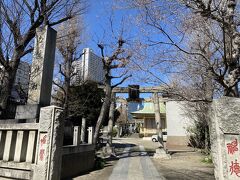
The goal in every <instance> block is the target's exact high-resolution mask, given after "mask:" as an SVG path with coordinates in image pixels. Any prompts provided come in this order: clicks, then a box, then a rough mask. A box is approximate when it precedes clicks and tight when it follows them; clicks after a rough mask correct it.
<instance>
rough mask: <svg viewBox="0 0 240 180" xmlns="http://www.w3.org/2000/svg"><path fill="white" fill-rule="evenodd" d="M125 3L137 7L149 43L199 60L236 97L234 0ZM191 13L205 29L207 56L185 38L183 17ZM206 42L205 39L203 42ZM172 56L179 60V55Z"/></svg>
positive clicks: (137, 0)
mask: <svg viewBox="0 0 240 180" xmlns="http://www.w3.org/2000/svg"><path fill="white" fill-rule="evenodd" d="M125 2H127V3H128V4H130V5H131V7H134V8H137V9H138V10H139V12H140V15H139V16H138V19H140V21H141V22H144V23H145V25H146V26H145V27H143V29H144V30H145V31H147V32H148V33H146V35H147V40H148V45H150V46H151V47H152V46H155V47H158V50H159V49H160V48H163V49H164V50H165V51H166V49H167V51H168V52H170V53H172V54H175V55H179V54H185V55H187V56H191V57H192V58H191V59H194V58H195V59H202V60H201V61H202V62H203V64H202V65H204V66H206V69H207V70H208V71H209V72H210V73H211V76H212V77H213V79H214V81H215V82H217V83H218V84H219V86H221V88H222V89H223V90H224V95H226V96H235V97H238V96H239V93H238V82H239V77H240V74H239V71H240V68H239V46H240V35H239V10H240V9H239V6H237V1H236V0H191V1H190V0H179V1H171V0H166V1H164V3H163V1H160V0H157V1H151V0H134V1H128V0H126V1H125ZM166 9H167V10H166ZM193 15H195V16H198V20H200V21H195V22H194V23H195V24H201V25H203V26H204V29H203V28H202V30H203V32H202V33H203V34H204V38H206V37H207V38H208V39H210V44H209V47H210V50H211V55H210V56H209V54H207V52H204V48H203V46H202V45H201V46H200V47H196V46H195V47H192V46H191V44H189V41H188V40H189V34H188V33H186V31H182V29H181V26H182V25H183V24H184V23H185V21H186V19H187V18H189V17H190V18H192V17H193ZM146 27H147V28H146ZM192 30H193V31H198V30H197V29H192ZM151 32H152V33H151ZM156 33H158V36H156ZM152 34H153V35H152ZM151 35H152V36H151ZM207 43H208V41H206V42H205V45H207ZM156 55H157V54H156ZM180 56H182V55H180ZM175 58H176V59H175V60H179V59H178V56H175ZM159 61H161V58H159ZM162 62H163V61H162ZM161 65H162V64H161ZM173 69H174V68H173ZM174 70H176V69H174Z"/></svg>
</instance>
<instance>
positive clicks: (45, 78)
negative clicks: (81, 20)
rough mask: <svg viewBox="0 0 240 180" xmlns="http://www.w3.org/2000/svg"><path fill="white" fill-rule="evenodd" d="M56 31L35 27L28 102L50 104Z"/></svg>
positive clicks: (46, 27)
mask: <svg viewBox="0 0 240 180" xmlns="http://www.w3.org/2000/svg"><path fill="white" fill-rule="evenodd" d="M56 36H57V33H56V31H55V30H53V29H52V28H49V27H48V26H45V27H44V28H43V29H37V32H36V38H35V46H34V52H33V62H32V68H31V76H30V84H29V91H28V104H40V105H41V106H48V105H50V100H51V90H52V79H53V68H54V59H55V49H56Z"/></svg>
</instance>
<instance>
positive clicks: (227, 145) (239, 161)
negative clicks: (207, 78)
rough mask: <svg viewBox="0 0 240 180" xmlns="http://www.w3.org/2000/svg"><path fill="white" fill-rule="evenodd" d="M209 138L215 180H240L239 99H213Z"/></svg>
mask: <svg viewBox="0 0 240 180" xmlns="http://www.w3.org/2000/svg"><path fill="white" fill-rule="evenodd" d="M210 116H211V122H210V138H211V151H212V156H213V163H214V166H215V169H214V174H215V178H216V179H217V180H240V146H239V143H240V99H239V98H231V97H223V98H221V99H218V100H214V101H213V103H212V108H211V111H210Z"/></svg>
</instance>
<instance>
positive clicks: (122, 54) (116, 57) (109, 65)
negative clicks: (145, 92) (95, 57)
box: [93, 36, 131, 144]
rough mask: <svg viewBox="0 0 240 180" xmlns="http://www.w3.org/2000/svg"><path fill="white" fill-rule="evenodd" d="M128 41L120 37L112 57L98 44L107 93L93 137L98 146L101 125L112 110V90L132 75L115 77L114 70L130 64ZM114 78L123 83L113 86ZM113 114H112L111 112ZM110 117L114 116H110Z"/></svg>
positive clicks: (102, 45)
mask: <svg viewBox="0 0 240 180" xmlns="http://www.w3.org/2000/svg"><path fill="white" fill-rule="evenodd" d="M125 43H126V41H125V40H124V39H123V38H122V36H120V37H119V38H118V40H117V48H116V49H115V50H113V52H112V54H111V55H110V56H107V55H105V46H104V44H100V43H99V44H98V47H99V48H100V50H101V55H102V63H103V70H104V75H105V78H104V83H103V84H104V91H105V97H104V100H103V105H102V108H101V111H100V115H99V117H98V120H97V124H96V127H95V132H94V137H93V143H94V144H96V143H97V140H98V135H99V130H100V128H101V125H102V123H103V120H104V118H105V117H106V114H107V112H108V111H109V109H110V105H111V102H112V101H113V100H112V89H113V88H114V87H117V86H118V85H120V84H122V83H123V82H124V81H125V80H126V79H127V78H129V77H130V75H126V73H123V74H121V75H119V76H113V75H112V74H113V70H116V69H119V68H124V67H125V66H126V65H127V63H128V62H129V60H130V58H131V53H129V52H127V51H126V49H125V48H124V44H125ZM114 78H121V81H120V82H119V83H116V84H114V85H112V79H114ZM110 113H111V112H110ZM110 117H112V115H111V114H110Z"/></svg>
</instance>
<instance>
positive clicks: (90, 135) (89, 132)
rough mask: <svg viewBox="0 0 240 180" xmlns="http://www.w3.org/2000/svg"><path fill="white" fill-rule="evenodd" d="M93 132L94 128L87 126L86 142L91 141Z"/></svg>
mask: <svg viewBox="0 0 240 180" xmlns="http://www.w3.org/2000/svg"><path fill="white" fill-rule="evenodd" d="M93 134H94V129H93V127H89V128H88V144H92V143H93Z"/></svg>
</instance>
